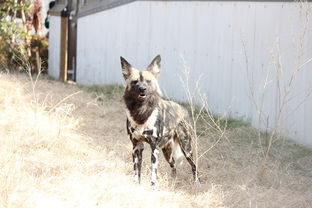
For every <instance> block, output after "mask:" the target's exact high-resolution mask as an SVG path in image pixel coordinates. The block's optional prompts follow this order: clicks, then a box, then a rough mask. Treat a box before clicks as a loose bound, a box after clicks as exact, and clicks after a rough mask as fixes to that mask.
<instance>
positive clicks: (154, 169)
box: [151, 143, 159, 186]
mask: <svg viewBox="0 0 312 208" xmlns="http://www.w3.org/2000/svg"><path fill="white" fill-rule="evenodd" d="M151 148H152V156H151V162H152V181H151V184H152V186H153V185H155V184H156V182H157V168H158V154H159V150H158V149H157V147H156V143H155V144H151Z"/></svg>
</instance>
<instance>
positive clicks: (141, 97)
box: [138, 92, 146, 99]
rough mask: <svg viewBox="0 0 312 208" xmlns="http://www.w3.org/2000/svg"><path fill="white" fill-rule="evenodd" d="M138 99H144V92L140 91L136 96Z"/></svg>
mask: <svg viewBox="0 0 312 208" xmlns="http://www.w3.org/2000/svg"><path fill="white" fill-rule="evenodd" d="M138 97H139V98H140V99H144V98H145V97H146V93H144V92H141V93H140V94H139V96H138Z"/></svg>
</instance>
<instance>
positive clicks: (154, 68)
mask: <svg viewBox="0 0 312 208" xmlns="http://www.w3.org/2000/svg"><path fill="white" fill-rule="evenodd" d="M160 61H161V57H160V55H157V56H156V57H155V58H154V59H153V61H152V62H151V63H150V65H148V67H147V71H149V72H151V73H152V74H153V75H154V76H155V77H156V78H157V77H158V75H159V73H160Z"/></svg>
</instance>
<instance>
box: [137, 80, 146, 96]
mask: <svg viewBox="0 0 312 208" xmlns="http://www.w3.org/2000/svg"><path fill="white" fill-rule="evenodd" d="M135 87H136V91H137V93H138V94H139V98H141V99H143V98H145V97H146V93H147V86H146V85H145V84H144V83H142V82H139V83H137V85H136V86H135Z"/></svg>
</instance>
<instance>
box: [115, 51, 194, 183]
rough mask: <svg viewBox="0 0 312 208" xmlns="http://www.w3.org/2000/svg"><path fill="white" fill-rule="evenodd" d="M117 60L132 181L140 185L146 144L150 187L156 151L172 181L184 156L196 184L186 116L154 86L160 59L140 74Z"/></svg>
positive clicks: (186, 114) (153, 181)
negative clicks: (130, 148) (130, 146)
mask: <svg viewBox="0 0 312 208" xmlns="http://www.w3.org/2000/svg"><path fill="white" fill-rule="evenodd" d="M120 60H121V67H122V74H123V77H124V79H125V83H126V88H125V92H124V96H123V98H124V101H125V104H126V114H127V131H128V134H129V135H130V140H131V142H132V144H133V152H132V156H133V162H134V179H135V181H138V182H140V177H141V165H142V152H143V149H144V144H143V142H147V143H148V144H149V145H150V146H151V149H152V156H151V162H152V185H154V184H155V183H156V180H157V165H158V153H159V149H161V150H162V152H163V153H164V156H165V158H166V160H167V161H168V163H169V164H170V167H171V168H172V175H173V177H175V176H176V165H175V163H176V162H177V160H178V159H179V158H180V157H181V156H183V155H184V156H185V157H186V159H187V161H188V162H189V164H190V165H191V167H192V172H193V176H194V179H195V181H197V180H198V178H197V168H196V165H195V163H194V160H193V157H192V149H191V135H192V133H191V131H192V130H191V127H190V125H189V122H188V120H189V119H188V113H187V111H186V110H185V109H184V108H183V107H181V106H180V105H179V104H177V103H175V102H172V101H166V100H163V99H162V93H161V91H160V88H159V85H158V82H157V77H158V75H159V71H160V60H161V58H160V56H159V55H158V56H156V57H155V58H154V59H153V61H152V62H151V64H150V65H149V66H148V67H147V68H146V69H145V70H143V71H139V70H137V69H135V68H133V67H132V66H131V65H130V64H129V63H128V62H127V61H126V60H125V59H124V58H123V57H120ZM182 153H183V154H182Z"/></svg>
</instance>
